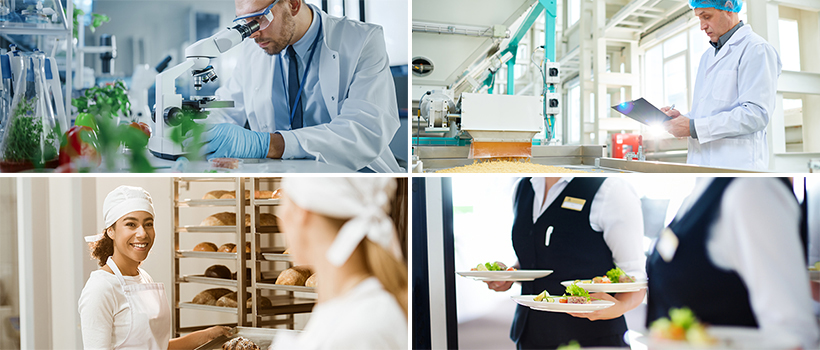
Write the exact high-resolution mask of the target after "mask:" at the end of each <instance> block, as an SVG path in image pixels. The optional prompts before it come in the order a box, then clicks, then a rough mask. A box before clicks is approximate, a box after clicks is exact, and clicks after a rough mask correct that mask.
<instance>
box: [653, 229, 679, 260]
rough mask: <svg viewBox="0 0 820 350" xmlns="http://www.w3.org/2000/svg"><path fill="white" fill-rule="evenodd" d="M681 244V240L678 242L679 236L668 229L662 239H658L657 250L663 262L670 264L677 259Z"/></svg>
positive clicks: (663, 233) (664, 231)
mask: <svg viewBox="0 0 820 350" xmlns="http://www.w3.org/2000/svg"><path fill="white" fill-rule="evenodd" d="M679 244H680V240H678V236H677V235H676V234H675V232H672V229H670V228H669V227H667V228H665V229H664V230H663V232H661V235H660V237H658V243H656V244H655V250H657V251H658V254H659V255H660V256H661V258H662V259H663V261H666V262H670V261H672V259H673V258H675V252H677V251H678V245H679Z"/></svg>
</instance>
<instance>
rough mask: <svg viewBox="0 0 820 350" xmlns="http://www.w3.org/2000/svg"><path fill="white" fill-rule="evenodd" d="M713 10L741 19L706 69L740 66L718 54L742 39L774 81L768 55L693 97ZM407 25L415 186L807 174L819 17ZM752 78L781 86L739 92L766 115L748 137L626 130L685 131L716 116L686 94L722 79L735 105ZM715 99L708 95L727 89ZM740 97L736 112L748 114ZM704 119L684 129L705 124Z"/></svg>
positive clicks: (451, 11)
mask: <svg viewBox="0 0 820 350" xmlns="http://www.w3.org/2000/svg"><path fill="white" fill-rule="evenodd" d="M724 3H726V4H729V6H734V9H737V8H739V11H737V12H734V13H735V14H736V15H737V16H738V19H739V20H740V21H742V23H743V26H741V27H740V28H739V29H737V31H736V32H734V33H735V34H738V35H732V36H731V37H730V39H729V44H727V46H726V48H728V50H724V49H723V48H721V49H720V50H721V51H718V53H717V54H716V55H717V56H716V58H714V60H717V61H721V60H726V59H731V60H735V59H738V60H739V57H740V56H737V55H740V54H739V53H738V50H737V49H733V48H732V47H731V45H732V43H733V41H734V40H738V41H737V42H741V41H742V40H744V39H742V38H740V37H741V36H742V35H746V36H747V37H749V38H750V37H752V32H753V33H754V34H756V35H757V36H759V37H760V38H762V39H763V40H764V41H765V42H767V43H768V44H769V45H771V46H770V47H771V48H772V49H773V50H775V51H776V52H777V56H778V57H779V58H778V60H779V64H780V66H779V67H778V66H777V65H776V64H775V60H774V56H773V54H771V52H772V51H769V53H770V55H769V57H771V58H770V60H769V62H768V63H767V66H766V68H765V69H763V68H760V67H759V69H756V70H749V71H746V72H745V73H744V72H743V69H742V68H741V70H740V71H738V70H737V69H738V68H737V67H734V73H736V75H732V76H731V78H729V76H728V75H724V76H722V77H723V78H720V77H719V76H718V74H719V73H716V72H711V71H707V73H706V74H705V76H704V77H703V78H700V79H701V80H702V81H700V82H698V72H699V69H701V70H705V68H704V67H701V64H700V62H701V57H702V56H703V54H704V53H705V52H707V50H711V51H709V52H714V50H715V49H714V48H713V47H712V46H711V45H710V44H709V41H710V40H711V39H710V38H709V37H707V34H706V33H705V32H704V30H702V29H703V28H702V23H701V21H700V20H699V17H698V16H697V12H698V10H701V9H703V7H711V8H712V9H714V7H716V6H717V7H720V6H721V5H723V4H724ZM691 4H695V9H694V10H693V8H692V7H690V6H692V5H691ZM715 4H718V5H715ZM467 8H469V11H467V10H465V9H467ZM723 9H726V8H723ZM412 10H413V11H412V49H411V51H412V52H411V56H412V58H411V59H412V89H411V94H410V95H411V98H412V107H413V114H412V115H413V120H412V121H411V125H412V130H413V134H412V140H411V141H412V147H413V150H414V152H413V157H414V158H413V162H414V163H413V164H414V165H413V166H414V171H416V172H434V171H445V172H499V173H504V172H530V173H535V172H567V171H587V172H590V171H594V172H623V171H626V172H676V173H683V172H686V173H689V172H725V171H735V172H741V171H774V172H802V173H806V172H810V171H815V172H816V171H817V166H818V165H817V164H818V161H817V159H818V157H819V156H820V153H818V152H820V138H819V137H818V135H820V96H819V94H820V80H819V79H818V77H820V76H818V74H820V65H818V62H819V61H818V60H817V59H816V57H817V56H818V54H820V52H818V50H819V49H818V48H820V19H818V14H819V13H820V2H816V1H803V0H784V1H768V0H745V1H736V0H732V1H700V0H697V1H688V0H631V1H630V0H557V1H552V0H543V1H541V0H520V1H504V2H498V1H490V0H487V1H480V0H479V1H472V0H463V1H459V0H452V1H444V2H441V1H432V0H414V1H413V2H412ZM744 27H746V28H745V29H744ZM749 27H750V28H751V31H748V29H749ZM707 28H710V27H707ZM708 31H712V29H709V30H708ZM741 33H744V34H741ZM755 38H757V37H755ZM755 40H758V39H755ZM767 47H768V46H767ZM732 50H734V51H732ZM733 55H734V56H733ZM755 55H758V54H755ZM703 57H706V56H703ZM747 57H748V56H747ZM710 59H711V58H710ZM711 64H713V62H712V61H710V67H711ZM720 69H723V68H721V67H718V68H715V70H720ZM729 71H732V69H729V70H727V73H726V74H728V72H729ZM761 72H765V73H766V74H768V75H769V77H775V76H776V73H779V77H777V79H776V82H775V81H773V79H772V78H767V79H768V80H767V81H766V83H767V84H764V82H763V81H759V80H756V83H754V84H751V85H750V88H752V89H755V88H757V87H759V86H763V85H767V86H768V88H767V91H766V92H765V93H760V95H761V96H760V100H761V101H762V100H764V99H765V101H766V102H765V103H763V102H754V103H752V104H758V105H763V106H765V110H766V113H763V114H757V115H758V116H759V117H758V119H755V120H757V121H756V122H753V123H752V124H755V125H754V127H751V126H749V125H751V124H748V123H747V122H745V121H743V120H742V119H743V118H734V119H732V120H731V121H727V122H726V123H725V125H724V126H725V127H726V128H727V129H725V130H721V131H718V130H719V127H712V126H710V127H708V128H706V127H702V126H701V125H699V124H697V125H695V129H697V131H698V133H699V134H700V138H701V140H700V143H699V144H698V140H695V139H693V138H692V137H676V136H674V135H673V134H671V133H670V132H668V131H667V130H665V129H664V127H663V125H665V124H661V123H660V122H644V121H638V119H640V118H637V119H633V118H630V117H627V114H630V115H633V116H634V117H637V116H636V115H635V114H631V113H630V112H634V113H637V114H639V115H641V116H643V117H647V118H648V119H651V118H649V117H648V116H650V115H652V113H649V112H647V111H649V110H651V112H654V115H655V117H658V115H660V117H659V118H661V119H663V118H665V117H664V115H663V113H660V112H658V110H656V109H661V108H663V107H673V108H674V109H675V110H677V111H679V112H680V113H681V114H682V115H688V116H689V117H691V118H695V116H694V115H692V114H690V113H694V112H695V109H696V108H697V107H698V103H699V102H700V103H701V105H703V106H704V108H707V107H708V106H707V104H715V102H714V101H713V100H709V99H707V97H709V96H703V95H698V91H699V90H701V91H702V90H705V91H707V93H708V91H710V89H711V87H712V86H710V85H714V84H718V83H719V82H722V81H725V80H726V79H735V78H736V79H737V81H740V82H741V83H738V85H739V86H740V87H738V88H740V89H741V90H742V89H743V86H742V85H743V84H747V85H749V83H743V79H744V78H743V77H744V76H746V77H747V78H749V77H759V76H762V75H761V74H760V73H761ZM721 79H722V80H721ZM732 81H734V80H732ZM714 86H715V90H713V91H716V92H714V94H720V92H717V91H724V92H725V93H726V94H731V93H730V92H728V91H734V90H735V89H736V88H733V87H731V86H729V88H727V89H724V88H722V87H720V85H719V84H718V85H714ZM755 91H757V90H755ZM757 93H758V92H755V94H757ZM726 97H727V98H731V99H733V98H734V97H735V96H734V95H733V96H726ZM747 97H749V96H748V95H747V96H745V97H742V98H740V99H738V100H735V101H734V103H735V104H734V105H733V106H735V107H737V106H741V107H742V108H746V107H749V105H750V103H747V102H748V101H745V102H744V101H741V99H743V98H747ZM709 98H711V97H709ZM640 99H643V100H642V101H639V100H640ZM750 100H754V98H751V99H750ZM709 101H712V102H709ZM653 107H654V108H653ZM643 108H647V110H643ZM704 108H701V109H700V110H699V111H697V113H696V114H698V115H702V116H705V117H708V116H714V115H716V114H710V113H709V112H704V111H703V109H704ZM633 109H634V110H633ZM644 112H646V113H644ZM738 112H739V111H735V113H738ZM642 113H644V114H642ZM764 114H765V116H766V117H765V118H764V117H762V116H763V115H764ZM643 117H641V118H643ZM653 120H656V119H653ZM747 126H749V130H746V127H747ZM707 129H708V130H709V131H711V132H714V134H712V135H711V136H710V135H707V134H708V132H707ZM729 129H731V130H729ZM739 130H746V131H743V132H741V131H739ZM724 131H726V132H725V133H724ZM718 133H720V134H721V135H729V134H732V135H733V136H731V137H727V138H723V139H721V138H722V137H723V136H719V135H718ZM738 133H739V134H744V135H742V136H738V135H737V134H738ZM751 139H754V141H751ZM687 140H688V142H687ZM721 142H724V143H725V144H720V143H721ZM730 143H737V144H744V145H749V146H748V147H747V146H737V145H728V144H730ZM751 144H754V146H750V145H751ZM734 147H737V148H734ZM730 149H731V150H730ZM687 151H688V152H689V158H690V160H689V162H688V163H689V164H685V163H687ZM692 152H695V153H696V154H694V155H693V154H692ZM509 157H512V158H513V159H525V160H526V161H524V162H521V161H518V162H510V161H509V159H505V158H509ZM498 158H502V160H501V161H498ZM741 158H754V159H748V160H747V159H744V160H741ZM488 160H495V162H492V161H488ZM474 162H478V163H481V164H473V163H474ZM522 163H523V164H522Z"/></svg>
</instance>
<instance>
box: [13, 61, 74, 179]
mask: <svg viewBox="0 0 820 350" xmlns="http://www.w3.org/2000/svg"><path fill="white" fill-rule="evenodd" d="M45 62H46V60H45V54H44V53H42V52H35V53H33V54H31V55H28V56H27V57H25V58H24V59H23V67H22V69H21V70H20V74H19V77H16V78H15V80H16V81H15V83H14V98H13V99H12V102H11V115H10V116H9V118H8V121H7V122H6V126H5V130H4V131H3V143H2V146H0V152H1V153H2V160H0V171H3V172H17V171H22V170H27V169H31V168H43V167H46V168H55V167H57V165H58V159H57V157H58V151H59V147H60V135H59V130H60V126H59V125H58V123H57V120H56V118H55V117H54V109H53V106H52V100H51V95H50V93H49V91H48V87H47V85H46V74H45Z"/></svg>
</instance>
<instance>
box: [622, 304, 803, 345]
mask: <svg viewBox="0 0 820 350" xmlns="http://www.w3.org/2000/svg"><path fill="white" fill-rule="evenodd" d="M636 341H637V342H639V343H641V344H644V345H646V346H647V347H648V348H649V349H662V350H672V349H691V348H699V349H797V348H800V347H801V344H800V340H799V339H796V338H794V337H793V336H790V335H786V334H779V333H778V334H767V333H764V332H762V331H761V330H760V329H757V328H751V327H737V326H710V325H707V324H705V323H702V322H700V320H698V319H697V318H696V317H695V315H694V313H693V312H692V310H690V309H689V308H680V309H675V308H673V309H670V310H669V317H668V318H667V317H663V318H660V319H657V320H655V321H654V322H652V325H651V326H650V327H649V336H640V337H638V338H636Z"/></svg>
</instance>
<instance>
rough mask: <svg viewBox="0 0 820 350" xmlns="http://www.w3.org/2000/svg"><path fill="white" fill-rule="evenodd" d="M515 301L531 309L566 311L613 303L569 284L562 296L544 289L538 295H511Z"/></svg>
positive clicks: (600, 307) (585, 311)
mask: <svg viewBox="0 0 820 350" xmlns="http://www.w3.org/2000/svg"><path fill="white" fill-rule="evenodd" d="M511 298H512V299H513V301H515V302H516V303H518V304H520V305H523V306H526V307H528V308H530V309H533V310H538V311H550V312H567V313H570V312H571V313H587V312H593V311H596V310H601V309H606V308H608V307H610V306H612V305H615V303H613V302H611V301H608V300H595V299H594V298H592V297H590V296H589V292H588V291H586V290H585V289H583V288H581V287H579V286H577V285H575V284H571V285H570V286H568V287H567V289H566V293H564V295H562V296H557V295H550V294H549V292H547V291H546V290H545V291H543V292H541V294H538V295H518V296H514V297H511Z"/></svg>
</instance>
